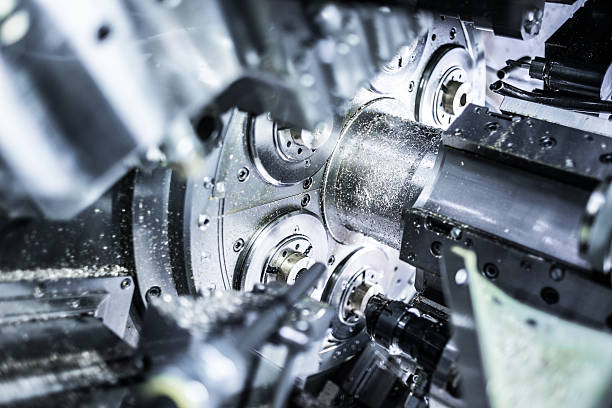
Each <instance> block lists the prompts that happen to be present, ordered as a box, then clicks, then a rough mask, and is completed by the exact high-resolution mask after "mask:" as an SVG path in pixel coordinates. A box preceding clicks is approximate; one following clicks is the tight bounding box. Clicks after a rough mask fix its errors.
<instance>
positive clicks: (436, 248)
mask: <svg viewBox="0 0 612 408" xmlns="http://www.w3.org/2000/svg"><path fill="white" fill-rule="evenodd" d="M429 251H430V252H431V254H432V255H433V256H435V257H436V258H439V257H441V256H442V243H441V242H440V241H434V242H432V243H431V247H430V248H429Z"/></svg>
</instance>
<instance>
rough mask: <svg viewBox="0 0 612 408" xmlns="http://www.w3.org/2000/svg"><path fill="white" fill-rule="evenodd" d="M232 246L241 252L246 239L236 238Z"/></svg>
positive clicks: (235, 250)
mask: <svg viewBox="0 0 612 408" xmlns="http://www.w3.org/2000/svg"><path fill="white" fill-rule="evenodd" d="M232 248H233V250H234V252H240V251H241V250H242V248H244V239H242V238H238V239H237V240H235V241H234V245H233V246H232Z"/></svg>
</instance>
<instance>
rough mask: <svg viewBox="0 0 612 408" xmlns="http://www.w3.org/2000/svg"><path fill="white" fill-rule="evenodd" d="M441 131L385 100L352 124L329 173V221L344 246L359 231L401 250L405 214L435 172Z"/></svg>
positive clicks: (326, 199) (326, 202) (326, 192)
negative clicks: (410, 118) (408, 117)
mask: <svg viewBox="0 0 612 408" xmlns="http://www.w3.org/2000/svg"><path fill="white" fill-rule="evenodd" d="M440 134H441V131H440V130H438V129H434V128H431V127H429V126H425V125H421V124H419V123H415V122H411V121H408V120H405V119H403V118H402V116H401V111H399V108H398V103H397V102H393V101H392V100H389V99H383V100H379V101H377V102H374V103H373V104H371V105H370V106H369V107H368V109H366V110H362V111H361V112H360V113H357V114H356V116H355V117H354V118H353V119H352V120H351V121H349V122H348V123H347V125H346V126H345V129H344V131H343V134H342V136H341V140H340V142H339V144H338V146H337V148H336V150H335V151H334V153H333V155H332V157H331V159H330V161H329V163H328V167H327V170H326V175H325V184H324V193H323V194H324V196H323V206H324V215H325V221H326V223H327V225H328V227H329V229H330V231H331V233H332V235H333V236H334V238H336V239H337V240H339V241H346V240H347V231H356V232H360V233H363V234H365V235H367V236H370V237H372V238H375V239H377V240H378V241H380V242H383V243H385V244H387V245H389V246H390V247H393V248H397V249H399V247H400V243H401V238H402V210H403V209H404V208H405V207H406V206H410V205H412V204H413V203H414V201H415V200H416V199H417V197H418V196H419V194H420V192H421V190H422V189H423V186H424V185H425V184H426V183H427V182H428V181H429V178H430V177H431V174H432V172H433V165H434V163H435V157H436V152H437V149H438V145H439V142H440Z"/></svg>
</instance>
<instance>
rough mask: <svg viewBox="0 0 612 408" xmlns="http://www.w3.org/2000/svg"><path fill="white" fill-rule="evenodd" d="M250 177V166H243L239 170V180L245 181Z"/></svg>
mask: <svg viewBox="0 0 612 408" xmlns="http://www.w3.org/2000/svg"><path fill="white" fill-rule="evenodd" d="M248 178H249V169H248V167H242V168H241V169H239V170H238V181H239V182H241V183H242V182H245V181H247V179H248Z"/></svg>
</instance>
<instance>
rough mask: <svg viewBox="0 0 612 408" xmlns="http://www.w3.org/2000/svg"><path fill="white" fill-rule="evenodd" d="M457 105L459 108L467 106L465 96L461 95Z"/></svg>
mask: <svg viewBox="0 0 612 408" xmlns="http://www.w3.org/2000/svg"><path fill="white" fill-rule="evenodd" d="M459 105H460V106H465V105H467V94H463V95H461V98H459Z"/></svg>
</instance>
